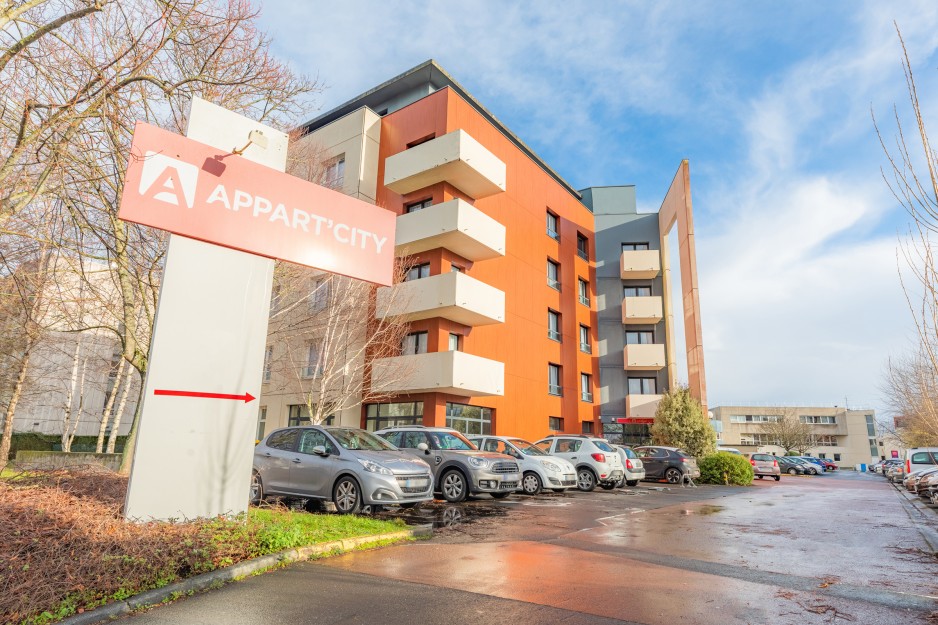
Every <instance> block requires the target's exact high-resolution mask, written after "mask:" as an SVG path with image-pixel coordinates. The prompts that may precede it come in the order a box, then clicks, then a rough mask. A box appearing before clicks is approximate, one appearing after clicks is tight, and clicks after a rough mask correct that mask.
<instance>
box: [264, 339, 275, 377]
mask: <svg viewBox="0 0 938 625" xmlns="http://www.w3.org/2000/svg"><path fill="white" fill-rule="evenodd" d="M273 364H274V346H273V345H268V346H267V349H265V350H264V382H270V370H271V369H272V368H273Z"/></svg>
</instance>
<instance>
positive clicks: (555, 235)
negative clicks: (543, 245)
mask: <svg viewBox="0 0 938 625" xmlns="http://www.w3.org/2000/svg"><path fill="white" fill-rule="evenodd" d="M551 220H553V222H554V227H553V229H551V227H550V226H551V223H550V222H551ZM546 222H547V223H546V226H547V236H549V237H550V238H551V239H553V240H554V241H558V242H559V241H560V216H559V215H558V214H557V213H555V212H554V211H552V210H550V209H549V208H548V209H547V218H546Z"/></svg>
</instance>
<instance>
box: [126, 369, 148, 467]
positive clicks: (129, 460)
mask: <svg viewBox="0 0 938 625" xmlns="http://www.w3.org/2000/svg"><path fill="white" fill-rule="evenodd" d="M142 395H143V380H141V381H140V390H139V391H138V392H137V408H136V410H134V420H133V423H131V424H130V432H129V433H128V434H127V440H126V441H125V442H124V454H123V457H121V466H120V473H121V474H122V475H130V468H131V467H132V466H133V464H134V448H135V447H136V445H137V428H138V427H139V425H140V413H141V412H142V409H143V402H142V401H140V400H141V397H142Z"/></svg>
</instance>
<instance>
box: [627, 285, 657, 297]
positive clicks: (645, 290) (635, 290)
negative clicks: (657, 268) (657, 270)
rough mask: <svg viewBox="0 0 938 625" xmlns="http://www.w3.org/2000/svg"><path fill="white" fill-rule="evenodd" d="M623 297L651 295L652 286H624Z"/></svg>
mask: <svg viewBox="0 0 938 625" xmlns="http://www.w3.org/2000/svg"><path fill="white" fill-rule="evenodd" d="M622 297H651V287H650V286H624V287H622Z"/></svg>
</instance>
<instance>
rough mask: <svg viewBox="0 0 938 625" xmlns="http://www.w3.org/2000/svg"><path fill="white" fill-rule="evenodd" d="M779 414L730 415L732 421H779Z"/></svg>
mask: <svg viewBox="0 0 938 625" xmlns="http://www.w3.org/2000/svg"><path fill="white" fill-rule="evenodd" d="M778 419H779V417H778V415H774V414H734V415H730V423H777V422H778Z"/></svg>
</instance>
